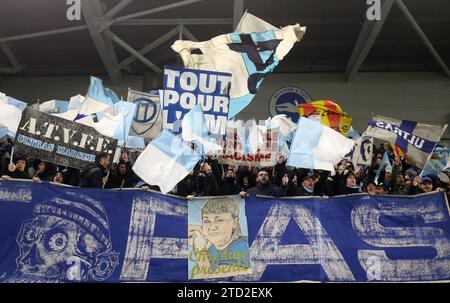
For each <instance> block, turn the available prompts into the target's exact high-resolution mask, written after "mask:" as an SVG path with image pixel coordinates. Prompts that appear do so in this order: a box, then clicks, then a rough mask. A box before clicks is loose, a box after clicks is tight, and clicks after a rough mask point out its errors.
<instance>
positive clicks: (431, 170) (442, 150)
mask: <svg viewBox="0 0 450 303" xmlns="http://www.w3.org/2000/svg"><path fill="white" fill-rule="evenodd" d="M449 156H450V148H448V147H436V148H435V149H434V151H433V155H432V157H431V159H430V160H429V161H428V162H427V165H426V166H425V168H424V169H423V170H422V172H421V174H420V175H421V176H425V175H436V176H438V175H439V174H440V173H441V172H442V171H444V170H445V167H446V165H447V159H449Z"/></svg>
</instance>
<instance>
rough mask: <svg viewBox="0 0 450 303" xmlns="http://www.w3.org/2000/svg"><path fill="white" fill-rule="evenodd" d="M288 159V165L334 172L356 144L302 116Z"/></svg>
mask: <svg viewBox="0 0 450 303" xmlns="http://www.w3.org/2000/svg"><path fill="white" fill-rule="evenodd" d="M297 125H298V126H297V130H296V132H295V136H294V140H293V141H292V144H291V150H290V152H289V155H288V159H287V163H286V165H287V166H292V167H299V168H309V169H323V170H328V171H331V172H334V165H336V164H337V163H338V162H339V161H341V159H342V158H344V156H345V155H346V154H348V153H349V152H350V151H351V150H352V148H353V145H354V144H355V143H354V142H353V140H351V139H348V138H346V137H344V136H343V135H341V134H340V133H338V132H337V131H334V130H333V129H331V128H329V127H326V126H323V125H321V124H320V123H317V122H315V121H313V120H310V119H307V118H300V120H299V122H298V124H297Z"/></svg>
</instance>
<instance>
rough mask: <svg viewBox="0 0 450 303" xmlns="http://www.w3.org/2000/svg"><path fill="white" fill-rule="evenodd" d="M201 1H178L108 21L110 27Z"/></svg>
mask: <svg viewBox="0 0 450 303" xmlns="http://www.w3.org/2000/svg"><path fill="white" fill-rule="evenodd" d="M201 1H204V0H184V1H179V2H175V3H171V4H167V5H163V6H160V7H155V8H152V9H148V10H145V11H142V12H138V13H134V14H129V15H125V16H121V17H118V18H114V19H111V20H110V25H111V24H114V23H117V22H119V21H124V20H129V19H134V18H138V17H142V16H147V15H150V14H154V13H159V12H163V11H166V10H169V9H173V8H177V7H181V6H185V5H189V4H192V3H197V2H201Z"/></svg>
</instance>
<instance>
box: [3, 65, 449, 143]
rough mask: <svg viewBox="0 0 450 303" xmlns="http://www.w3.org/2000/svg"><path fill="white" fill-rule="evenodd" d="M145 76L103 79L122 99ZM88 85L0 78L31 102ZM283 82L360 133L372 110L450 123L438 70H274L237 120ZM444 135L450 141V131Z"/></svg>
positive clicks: (66, 79) (261, 108) (263, 112)
mask: <svg viewBox="0 0 450 303" xmlns="http://www.w3.org/2000/svg"><path fill="white" fill-rule="evenodd" d="M147 78H149V77H147ZM147 78H146V77H142V76H123V77H122V82H121V83H120V84H119V85H111V83H109V81H108V80H107V78H106V77H103V79H105V81H104V82H105V86H108V87H111V88H112V89H113V90H114V91H115V92H116V93H117V94H118V95H119V96H124V97H125V96H126V95H127V89H128V87H131V88H134V89H137V90H141V89H143V88H146V87H148V86H149V85H150V84H151V83H147V84H146V82H149V81H150V80H151V79H150V80H148V79H147ZM150 78H151V77H150ZM153 82H154V81H153ZM88 85H89V77H88V76H86V77H81V76H73V77H70V76H61V77H19V76H17V77H7V78H0V91H2V92H4V93H6V94H8V95H10V96H14V97H16V98H18V99H20V100H24V101H28V102H31V103H34V102H36V99H37V98H39V99H40V101H41V102H43V101H46V100H51V99H62V100H68V98H69V97H70V96H72V95H76V94H79V93H81V94H85V93H86V90H87V87H88ZM284 86H296V87H299V88H301V89H303V90H305V91H307V92H308V93H309V94H310V95H311V97H312V99H313V100H321V99H330V100H334V101H336V102H337V103H338V104H340V105H341V107H342V108H343V109H344V111H346V112H348V113H349V114H350V115H351V116H352V117H353V121H354V123H353V125H354V127H355V129H356V130H357V131H359V132H362V131H364V130H365V129H366V126H367V120H368V119H369V118H370V116H371V115H372V114H379V115H385V116H388V117H394V118H399V119H408V120H413V121H418V122H426V123H436V124H444V123H449V124H450V121H449V120H450V80H449V79H448V78H445V77H444V76H443V75H441V74H439V73H434V72H407V73H405V72H402V73H400V72H386V73H385V72H383V73H360V74H359V75H358V76H357V77H356V79H355V80H353V81H352V82H347V81H346V80H345V78H344V75H343V74H341V73H303V74H294V73H289V74H288V73H286V74H272V75H270V76H269V77H268V78H267V79H266V80H264V82H263V84H262V86H261V89H260V92H259V93H258V95H257V96H256V97H255V99H254V100H253V102H252V103H251V104H250V105H249V106H248V107H247V108H246V109H245V110H244V111H243V112H241V113H240V114H239V115H238V117H237V118H240V119H245V120H247V119H251V118H253V117H255V118H256V119H266V118H267V117H268V116H270V111H269V101H270V98H271V96H272V95H273V93H274V92H275V91H276V90H278V89H279V88H282V87H284ZM444 137H445V141H447V143H450V134H449V131H447V132H446V134H445V135H444ZM443 141H444V140H443Z"/></svg>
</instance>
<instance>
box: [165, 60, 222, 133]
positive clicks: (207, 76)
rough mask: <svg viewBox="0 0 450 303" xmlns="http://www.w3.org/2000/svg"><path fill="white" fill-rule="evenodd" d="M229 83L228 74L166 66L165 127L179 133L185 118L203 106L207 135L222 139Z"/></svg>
mask: <svg viewBox="0 0 450 303" xmlns="http://www.w3.org/2000/svg"><path fill="white" fill-rule="evenodd" d="M230 84H231V74H229V73H221V72H211V71H206V70H197V69H185V68H178V67H170V66H166V67H164V89H163V91H162V94H161V95H162V99H161V101H162V112H163V128H164V129H168V130H171V131H172V132H173V133H175V134H179V133H180V132H181V121H182V119H183V117H184V115H185V114H187V112H189V111H190V110H191V109H192V108H194V106H195V105H197V104H200V105H201V107H202V111H203V113H204V116H205V120H206V127H207V129H208V132H209V133H210V134H211V135H215V136H222V137H223V136H224V135H225V130H226V127H227V117H228V112H229V109H228V108H229V102H230V97H229V90H230Z"/></svg>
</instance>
